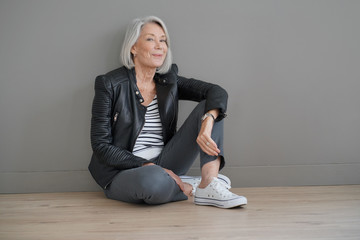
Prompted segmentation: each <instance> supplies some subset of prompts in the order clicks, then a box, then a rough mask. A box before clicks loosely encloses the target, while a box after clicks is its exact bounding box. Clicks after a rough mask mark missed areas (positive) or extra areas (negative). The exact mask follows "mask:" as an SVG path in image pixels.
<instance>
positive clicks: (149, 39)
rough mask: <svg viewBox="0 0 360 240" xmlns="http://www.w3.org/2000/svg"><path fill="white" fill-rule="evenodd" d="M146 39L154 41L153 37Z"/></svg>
mask: <svg viewBox="0 0 360 240" xmlns="http://www.w3.org/2000/svg"><path fill="white" fill-rule="evenodd" d="M146 41H154V39H153V38H147V39H146Z"/></svg>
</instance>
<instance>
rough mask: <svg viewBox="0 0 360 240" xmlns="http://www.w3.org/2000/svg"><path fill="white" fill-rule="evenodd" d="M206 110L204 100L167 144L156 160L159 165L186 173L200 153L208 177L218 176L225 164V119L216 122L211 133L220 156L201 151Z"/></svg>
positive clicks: (201, 164) (175, 171) (176, 172)
mask: <svg viewBox="0 0 360 240" xmlns="http://www.w3.org/2000/svg"><path fill="white" fill-rule="evenodd" d="M204 111H205V101H202V102H200V103H199V104H198V105H197V106H196V107H195V108H194V110H193V111H192V112H191V113H190V115H189V116H188V118H187V119H186V120H185V122H184V124H183V125H182V126H181V128H180V129H179V131H178V132H177V133H176V134H175V135H174V137H173V138H172V139H171V140H170V141H169V142H168V143H167V144H166V146H165V147H164V149H163V151H162V153H161V154H160V156H159V158H158V159H157V161H156V163H157V164H158V165H160V166H162V167H164V168H167V169H170V170H172V171H173V172H174V173H175V174H177V175H185V174H186V173H187V171H188V170H189V169H190V167H191V166H192V164H193V162H194V161H195V159H196V157H197V156H198V155H199V153H200V166H201V169H202V171H204V174H205V176H206V178H209V176H210V175H211V176H212V175H214V174H215V175H216V176H217V173H218V172H219V170H220V169H221V168H223V167H224V164H225V161H224V157H223V156H224V151H223V139H224V137H223V135H224V123H223V121H219V122H215V123H214V126H213V131H212V135H211V137H212V139H213V140H214V141H215V142H216V144H217V146H218V148H219V149H220V151H221V152H220V155H219V156H220V157H217V156H209V155H207V154H206V153H204V152H203V151H201V149H200V147H199V145H198V144H197V143H196V138H197V136H198V134H199V131H200V127H201V117H202V115H203V114H204ZM214 160H216V161H214ZM217 162H218V163H219V164H217ZM204 167H205V168H204ZM210 169H211V170H210Z"/></svg>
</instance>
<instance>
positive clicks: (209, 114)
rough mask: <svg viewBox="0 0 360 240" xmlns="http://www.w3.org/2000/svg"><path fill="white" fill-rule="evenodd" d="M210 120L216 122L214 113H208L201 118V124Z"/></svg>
mask: <svg viewBox="0 0 360 240" xmlns="http://www.w3.org/2000/svg"><path fill="white" fill-rule="evenodd" d="M208 118H211V119H213V120H214V121H215V119H216V118H215V117H214V115H213V114H212V113H210V112H207V113H205V114H204V115H203V116H202V117H201V122H203V121H205V120H206V119H208Z"/></svg>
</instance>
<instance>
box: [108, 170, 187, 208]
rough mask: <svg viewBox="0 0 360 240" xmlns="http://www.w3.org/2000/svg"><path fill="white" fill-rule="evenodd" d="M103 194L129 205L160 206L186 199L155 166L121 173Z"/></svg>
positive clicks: (168, 177) (162, 171)
mask: <svg viewBox="0 0 360 240" xmlns="http://www.w3.org/2000/svg"><path fill="white" fill-rule="evenodd" d="M105 194H106V196H107V197H108V198H110V199H114V200H120V201H123V202H130V203H147V204H162V203H167V202H173V201H181V200H186V199H187V197H186V196H185V195H184V193H183V192H182V191H181V190H180V188H179V186H178V185H177V184H176V183H175V181H174V180H173V179H172V178H171V177H170V176H169V175H168V174H167V173H166V172H165V171H164V170H163V169H162V168H161V167H160V166H156V165H152V166H144V167H139V168H133V169H129V170H124V171H121V172H120V173H119V174H118V175H116V176H115V178H114V179H113V181H112V183H111V184H110V185H109V186H108V188H107V189H105Z"/></svg>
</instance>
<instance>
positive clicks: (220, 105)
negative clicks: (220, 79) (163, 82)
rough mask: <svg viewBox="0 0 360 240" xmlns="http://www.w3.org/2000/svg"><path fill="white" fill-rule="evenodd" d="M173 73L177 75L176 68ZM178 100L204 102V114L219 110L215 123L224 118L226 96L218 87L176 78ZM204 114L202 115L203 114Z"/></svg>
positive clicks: (224, 91)
mask: <svg viewBox="0 0 360 240" xmlns="http://www.w3.org/2000/svg"><path fill="white" fill-rule="evenodd" d="M173 71H175V73H176V74H177V66H176V65H174V66H173ZM177 78H178V90H179V99H181V100H191V101H196V102H200V101H202V100H206V103H205V112H208V111H210V110H213V109H219V116H218V117H217V119H216V121H220V120H222V119H223V118H225V117H226V109H227V101H228V94H227V92H226V90H225V89H223V88H222V87H220V86H219V85H216V84H212V83H207V82H204V81H201V80H196V79H193V78H185V77H181V76H177ZM205 112H204V113H205Z"/></svg>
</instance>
